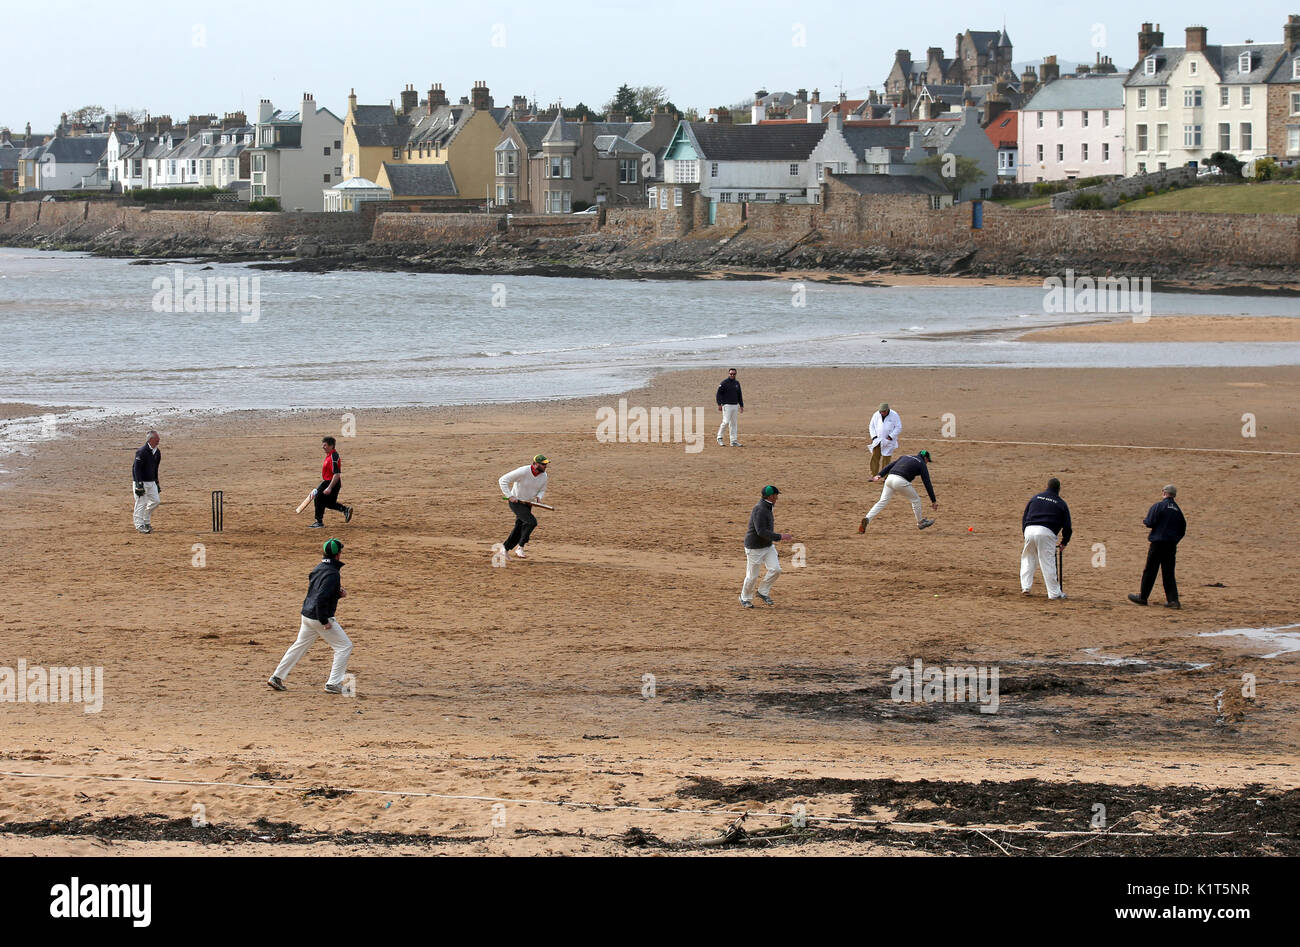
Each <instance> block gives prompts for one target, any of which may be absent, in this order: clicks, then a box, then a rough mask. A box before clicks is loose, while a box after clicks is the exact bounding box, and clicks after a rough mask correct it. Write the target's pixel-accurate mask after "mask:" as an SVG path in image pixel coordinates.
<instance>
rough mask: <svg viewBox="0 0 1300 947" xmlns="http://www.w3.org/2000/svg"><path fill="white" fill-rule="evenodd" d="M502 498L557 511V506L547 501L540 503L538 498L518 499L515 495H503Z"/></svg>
mask: <svg viewBox="0 0 1300 947" xmlns="http://www.w3.org/2000/svg"><path fill="white" fill-rule="evenodd" d="M502 499H503V500H506V501H508V502H510V503H527V504H528V505H529V506H537V507H541V508H542V509H543V510H550V511H551V512H552V513H554V512H555V507H553V506H550V505H548V504H546V503H538V502H537V501H536V500H516V499H515V498H514V497H502Z"/></svg>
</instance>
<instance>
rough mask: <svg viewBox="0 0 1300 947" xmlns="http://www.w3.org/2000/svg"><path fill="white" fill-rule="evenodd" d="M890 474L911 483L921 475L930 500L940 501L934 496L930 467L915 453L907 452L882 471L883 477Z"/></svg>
mask: <svg viewBox="0 0 1300 947" xmlns="http://www.w3.org/2000/svg"><path fill="white" fill-rule="evenodd" d="M890 474H894V475H895V476H898V477H902V478H903V479H904V480H906V481H907V482H908V483H911V482H912V481H913V480H915V479H916V478H917V477H918V476H919V477H920V478H921V482H922V483H923V484H925V492H926V493H928V494H930V502H931V503H937V502H939V501H938V500H936V499H935V498H934V487H932V486H931V485H930V467H929V465H928V464H926V462H925V461H923V460H922V459H921V458H920V457H917V456H916V455H915V454H905V455H904V456H902V457H900V458H898V460H896V461H894V462H893V463H892V464H890V465H889V466H888V467H886V468H884V469H883V470H881V471H880V476H881V477H882V478H884V477H888V476H889V475H890Z"/></svg>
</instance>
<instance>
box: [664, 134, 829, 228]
mask: <svg viewBox="0 0 1300 947" xmlns="http://www.w3.org/2000/svg"><path fill="white" fill-rule="evenodd" d="M825 133H826V126H825V125H824V124H822V123H821V122H817V123H810V122H794V123H789V124H779V125H761V124H760V125H734V124H731V123H730V122H728V121H725V120H724V121H719V122H688V121H681V122H679V123H678V125H677V130H676V131H675V132H674V133H673V137H672V139H671V140H670V141H669V143H668V146H667V148H666V149H665V151H664V185H663V186H662V187H659V188H658V189H657V197H658V200H659V206H661V207H662V206H665V202H666V201H668V200H672V201H673V202H674V203H679V202H680V201H681V199H682V192H683V188H681V187H676V186H675V185H690V187H689V188H687V190H696V189H698V190H699V192H700V194H701V195H702V196H704V197H707V198H708V199H709V200H710V201H711V202H713V203H715V204H716V203H722V204H729V203H736V202H741V203H744V202H748V201H772V202H786V203H796V204H806V203H812V202H813V201H814V200H815V199H816V195H815V194H813V193H810V190H812V191H815V190H816V188H815V187H812V186H811V183H810V182H811V178H810V164H809V163H810V161H811V158H812V153H813V150H814V149H815V148H816V147H817V144H818V142H820V141H821V139H822V136H823V135H824V134H825Z"/></svg>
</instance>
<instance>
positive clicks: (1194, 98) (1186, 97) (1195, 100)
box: [1183, 86, 1201, 109]
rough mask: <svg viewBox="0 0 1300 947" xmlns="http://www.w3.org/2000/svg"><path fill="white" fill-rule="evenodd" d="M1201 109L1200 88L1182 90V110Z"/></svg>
mask: <svg viewBox="0 0 1300 947" xmlns="http://www.w3.org/2000/svg"><path fill="white" fill-rule="evenodd" d="M1200 107H1201V87H1200V86H1197V87H1196V88H1194V89H1184V90H1183V108H1189V109H1198V108H1200Z"/></svg>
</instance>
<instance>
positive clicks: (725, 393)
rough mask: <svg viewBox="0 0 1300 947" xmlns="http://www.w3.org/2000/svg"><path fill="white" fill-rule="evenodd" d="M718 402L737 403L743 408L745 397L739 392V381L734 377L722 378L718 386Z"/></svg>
mask: <svg viewBox="0 0 1300 947" xmlns="http://www.w3.org/2000/svg"><path fill="white" fill-rule="evenodd" d="M718 404H738V405H740V406H741V407H742V408H743V407H744V406H745V399H744V396H742V395H741V393H740V382H738V381H736V379H734V378H725V379H723V382H722V384H720V385H719V386H718Z"/></svg>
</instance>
